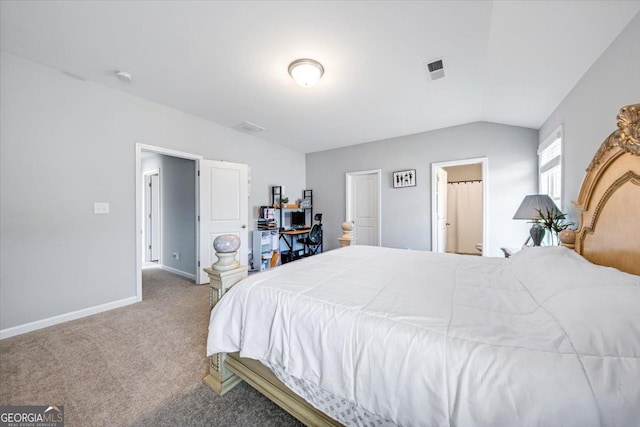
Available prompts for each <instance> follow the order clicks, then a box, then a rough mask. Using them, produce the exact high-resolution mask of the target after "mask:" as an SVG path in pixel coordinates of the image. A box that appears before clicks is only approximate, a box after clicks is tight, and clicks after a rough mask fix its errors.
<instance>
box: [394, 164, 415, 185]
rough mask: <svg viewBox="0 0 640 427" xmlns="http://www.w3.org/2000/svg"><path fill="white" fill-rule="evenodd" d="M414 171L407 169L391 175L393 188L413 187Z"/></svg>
mask: <svg viewBox="0 0 640 427" xmlns="http://www.w3.org/2000/svg"><path fill="white" fill-rule="evenodd" d="M415 186H416V170H415V169H407V170H404V171H397V172H394V173H393V188H404V187H415Z"/></svg>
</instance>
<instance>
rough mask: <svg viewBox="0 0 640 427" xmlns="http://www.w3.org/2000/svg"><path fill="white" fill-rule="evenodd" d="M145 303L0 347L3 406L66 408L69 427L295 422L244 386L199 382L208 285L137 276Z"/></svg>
mask: <svg viewBox="0 0 640 427" xmlns="http://www.w3.org/2000/svg"><path fill="white" fill-rule="evenodd" d="M142 274H143V301H142V302H140V303H138V304H133V305H130V306H127V307H123V308H120V309H116V310H112V311H109V312H106V313H101V314H97V315H94V316H91V317H87V318H84V319H79V320H75V321H72V322H67V323H64V324H61V325H56V326H52V327H50V328H46V329H41V330H39V331H35V332H31V333H28V334H24V335H20V336H17V337H13V338H8V339H5V340H2V341H0V405H64V409H65V425H66V426H214V425H215V426H300V425H301V424H300V423H298V422H297V421H296V420H295V419H294V418H293V417H291V416H289V415H288V414H287V413H285V412H284V411H282V410H281V409H280V408H278V407H277V406H276V405H275V404H273V403H272V402H271V401H269V400H268V399H266V398H265V397H263V396H262V395H260V394H259V393H258V392H257V391H255V390H254V389H253V388H251V387H250V386H248V385H247V384H245V383H241V384H240V385H238V386H237V387H236V388H234V389H233V390H231V391H230V392H229V393H227V394H226V395H225V396H223V397H220V396H216V395H215V394H214V393H213V392H212V391H211V390H210V389H209V388H207V386H205V385H204V384H203V383H202V379H203V378H204V376H205V374H206V371H207V359H206V357H205V344H206V336H207V324H208V315H209V302H208V301H209V299H208V286H196V285H194V284H193V283H191V282H189V281H188V280H186V279H183V278H181V277H179V276H175V275H173V274H171V273H167V272H165V271H162V270H160V269H158V268H152V269H145V270H143V273H142Z"/></svg>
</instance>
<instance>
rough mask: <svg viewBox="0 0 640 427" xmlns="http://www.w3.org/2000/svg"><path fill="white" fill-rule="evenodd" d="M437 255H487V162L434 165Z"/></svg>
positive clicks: (433, 240)
mask: <svg viewBox="0 0 640 427" xmlns="http://www.w3.org/2000/svg"><path fill="white" fill-rule="evenodd" d="M432 172H433V185H432V197H433V203H432V213H431V215H432V248H433V251H434V252H446V253H456V254H465V255H483V254H484V248H486V247H487V241H486V238H487V233H486V222H487V221H486V212H487V203H486V200H487V197H486V193H487V191H486V189H487V184H486V181H487V179H486V178H487V159H486V158H477V159H467V160H458V161H450V162H439V163H434V164H433V165H432Z"/></svg>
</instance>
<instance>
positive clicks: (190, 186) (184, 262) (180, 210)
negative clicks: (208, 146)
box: [142, 153, 197, 275]
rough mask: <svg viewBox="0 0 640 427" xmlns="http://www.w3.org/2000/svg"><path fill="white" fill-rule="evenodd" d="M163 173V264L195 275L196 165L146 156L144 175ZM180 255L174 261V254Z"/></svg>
mask: <svg viewBox="0 0 640 427" xmlns="http://www.w3.org/2000/svg"><path fill="white" fill-rule="evenodd" d="M154 169H159V170H160V203H161V206H160V211H161V214H160V215H161V217H162V219H161V223H162V233H161V234H162V264H163V265H165V266H167V267H171V268H173V269H176V270H180V271H182V272H184V273H189V274H193V275H195V274H196V232H197V230H196V219H195V218H196V190H195V188H196V178H195V171H196V162H195V161H194V160H188V159H180V158H177V157H172V156H165V155H161V154H157V153H146V154H145V158H143V159H142V172H143V173H144V172H148V171H151V170H154ZM174 252H178V254H179V258H178V259H175V258H174V257H173V253H174Z"/></svg>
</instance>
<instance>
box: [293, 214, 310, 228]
mask: <svg viewBox="0 0 640 427" xmlns="http://www.w3.org/2000/svg"><path fill="white" fill-rule="evenodd" d="M306 216H307V215H306V214H305V213H304V212H291V228H304V226H305V220H306Z"/></svg>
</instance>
